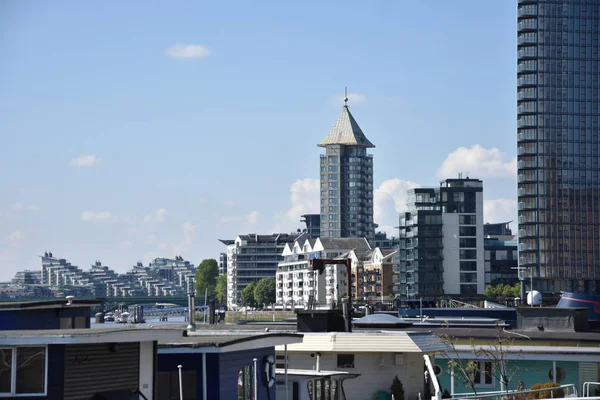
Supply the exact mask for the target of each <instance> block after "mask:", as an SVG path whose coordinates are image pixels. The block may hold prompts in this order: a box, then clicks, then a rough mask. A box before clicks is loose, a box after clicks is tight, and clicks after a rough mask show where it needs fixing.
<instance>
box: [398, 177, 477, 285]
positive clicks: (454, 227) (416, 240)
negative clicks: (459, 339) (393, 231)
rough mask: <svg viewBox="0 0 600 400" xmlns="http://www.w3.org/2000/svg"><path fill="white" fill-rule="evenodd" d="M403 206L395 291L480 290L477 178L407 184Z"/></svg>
mask: <svg viewBox="0 0 600 400" xmlns="http://www.w3.org/2000/svg"><path fill="white" fill-rule="evenodd" d="M407 206H408V212H406V213H403V214H401V215H400V245H399V251H398V255H399V264H398V265H399V267H398V268H399V272H400V279H399V284H400V285H399V289H400V292H399V294H408V295H410V296H413V295H421V296H423V295H424V296H428V295H429V296H431V295H442V294H452V295H465V296H469V295H475V294H483V292H484V290H485V280H484V279H485V276H484V266H485V264H484V247H483V239H484V236H483V182H482V181H480V180H479V179H469V178H465V179H463V178H461V177H460V176H459V178H458V179H446V180H445V181H442V182H441V183H440V187H439V188H416V189H410V190H408V200H407Z"/></svg>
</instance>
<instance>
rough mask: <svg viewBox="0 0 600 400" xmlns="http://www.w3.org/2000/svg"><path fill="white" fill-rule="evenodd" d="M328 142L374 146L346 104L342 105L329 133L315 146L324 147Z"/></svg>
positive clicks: (366, 146)
mask: <svg viewBox="0 0 600 400" xmlns="http://www.w3.org/2000/svg"><path fill="white" fill-rule="evenodd" d="M330 144H344V145H350V146H359V147H365V148H369V147H375V145H374V144H373V143H371V142H370V141H369V139H367V137H366V136H365V134H364V133H363V131H362V130H361V129H360V126H358V123H357V122H356V120H355V119H354V117H353V116H352V114H351V113H350V110H349V109H348V106H347V105H345V106H343V107H342V113H341V114H340V116H339V117H338V119H337V121H335V124H333V126H332V127H331V129H330V130H329V134H328V135H327V137H326V138H325V139H323V140H321V142H320V143H319V144H318V145H317V146H319V147H326V146H327V145H330Z"/></svg>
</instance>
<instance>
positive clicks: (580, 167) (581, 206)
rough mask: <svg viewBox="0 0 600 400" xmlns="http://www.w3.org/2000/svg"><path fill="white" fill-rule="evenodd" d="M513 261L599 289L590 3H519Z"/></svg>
mask: <svg viewBox="0 0 600 400" xmlns="http://www.w3.org/2000/svg"><path fill="white" fill-rule="evenodd" d="M517 23H518V28H517V29H518V33H517V47H518V49H517V51H518V66H517V80H518V82H517V85H518V86H517V102H518V116H517V142H518V150H517V154H518V177H517V182H518V199H519V265H520V267H526V268H528V269H529V270H530V271H532V272H533V277H534V286H537V289H539V290H541V291H542V292H559V291H575V292H581V293H596V294H597V293H600V191H599V189H600V178H599V173H600V165H599V163H600V151H599V146H600V121H599V119H600V84H599V80H600V56H599V52H600V1H598V0H519V2H518V21H517Z"/></svg>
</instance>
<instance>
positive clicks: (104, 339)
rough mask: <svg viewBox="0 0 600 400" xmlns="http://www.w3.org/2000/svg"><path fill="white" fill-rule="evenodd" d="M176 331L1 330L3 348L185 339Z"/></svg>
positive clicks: (103, 329) (153, 329) (133, 329)
mask: <svg viewBox="0 0 600 400" xmlns="http://www.w3.org/2000/svg"><path fill="white" fill-rule="evenodd" d="M183 332H184V331H183V330H181V329H172V328H158V329H157V328H149V329H146V328H98V329H48V330H19V331H0V346H9V345H36V344H38V345H39V344H90V343H117V342H120V343H124V342H145V341H154V340H158V341H170V340H177V339H178V338H180V337H183Z"/></svg>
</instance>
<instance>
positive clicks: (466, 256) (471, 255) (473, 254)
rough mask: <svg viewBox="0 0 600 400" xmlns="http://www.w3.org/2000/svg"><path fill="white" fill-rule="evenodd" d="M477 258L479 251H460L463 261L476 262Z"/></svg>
mask: <svg viewBox="0 0 600 400" xmlns="http://www.w3.org/2000/svg"><path fill="white" fill-rule="evenodd" d="M476 258H477V250H460V259H461V260H474V259H476Z"/></svg>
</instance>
